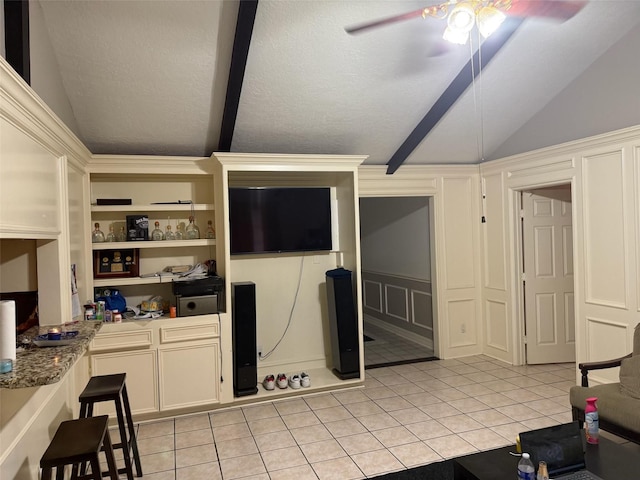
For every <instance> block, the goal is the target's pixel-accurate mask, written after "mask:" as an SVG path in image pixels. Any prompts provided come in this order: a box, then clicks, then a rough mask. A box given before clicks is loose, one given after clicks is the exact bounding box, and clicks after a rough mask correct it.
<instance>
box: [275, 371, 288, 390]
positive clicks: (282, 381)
mask: <svg viewBox="0 0 640 480" xmlns="http://www.w3.org/2000/svg"><path fill="white" fill-rule="evenodd" d="M277 384H278V388H287V376H286V375H285V374H284V373H279V374H278V381H277Z"/></svg>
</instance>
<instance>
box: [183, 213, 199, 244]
mask: <svg viewBox="0 0 640 480" xmlns="http://www.w3.org/2000/svg"><path fill="white" fill-rule="evenodd" d="M186 237H187V240H197V239H198V238H200V229H199V228H198V226H197V225H196V221H195V218H194V217H193V215H191V216H190V217H189V225H187V232H186Z"/></svg>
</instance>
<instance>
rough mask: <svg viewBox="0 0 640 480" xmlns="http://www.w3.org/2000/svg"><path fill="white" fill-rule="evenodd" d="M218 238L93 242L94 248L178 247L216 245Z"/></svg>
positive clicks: (92, 246)
mask: <svg viewBox="0 0 640 480" xmlns="http://www.w3.org/2000/svg"><path fill="white" fill-rule="evenodd" d="M215 244H216V239H215V238H213V239H209V238H201V239H199V240H156V241H153V240H148V241H140V242H100V243H92V244H91V248H92V249H93V250H120V249H123V248H177V247H183V248H184V247H207V246H210V245H215Z"/></svg>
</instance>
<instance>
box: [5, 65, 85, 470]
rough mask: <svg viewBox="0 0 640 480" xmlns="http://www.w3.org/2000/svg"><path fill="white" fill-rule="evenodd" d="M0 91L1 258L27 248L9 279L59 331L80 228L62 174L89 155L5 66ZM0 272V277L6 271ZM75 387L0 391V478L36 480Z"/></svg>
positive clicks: (69, 411) (69, 379) (69, 381)
mask: <svg viewBox="0 0 640 480" xmlns="http://www.w3.org/2000/svg"><path fill="white" fill-rule="evenodd" d="M0 84H1V85H2V89H0V138H1V139H2V142H1V143H0V145H1V147H0V148H1V150H0V248H2V250H3V251H2V257H3V259H6V258H7V255H10V254H12V252H15V250H16V243H17V242H24V243H25V244H26V245H28V247H27V248H25V249H24V250H27V251H28V253H25V255H21V256H20V260H18V262H17V263H16V264H15V265H9V266H8V269H9V273H10V272H11V270H14V268H15V269H16V270H17V272H16V277H17V278H16V279H15V280H19V282H20V283H21V284H25V285H28V286H29V288H32V287H33V286H34V284H35V285H37V290H38V296H39V307H40V310H39V313H40V323H41V324H43V325H46V324H60V323H62V322H66V321H69V320H70V319H71V316H70V313H71V309H70V304H71V301H70V291H69V285H70V267H69V265H70V263H71V261H72V260H71V259H72V258H73V259H77V258H79V257H81V254H79V253H78V250H77V249H74V253H73V254H71V253H70V244H71V241H70V238H75V235H76V234H77V233H76V232H75V230H76V229H77V228H79V225H81V224H82V222H81V221H80V220H79V217H80V216H81V215H80V214H79V213H78V210H77V208H74V203H73V202H75V201H76V200H77V198H78V197H77V196H76V195H75V194H71V195H69V191H68V188H69V184H71V185H73V184H74V183H75V180H74V179H73V174H72V175H71V176H69V175H68V172H69V170H68V169H74V168H75V169H78V168H79V169H80V171H81V170H82V165H83V164H86V161H87V159H88V158H89V155H90V154H89V152H88V150H87V149H86V148H85V147H84V146H83V145H82V144H81V143H80V142H79V141H78V139H77V138H76V137H75V136H74V135H73V134H72V133H71V132H70V131H69V129H68V128H67V127H66V126H65V125H63V124H62V123H61V122H60V120H59V119H58V118H57V117H56V116H55V115H54V114H53V113H52V111H51V110H50V109H49V108H48V107H47V106H46V105H45V104H44V103H43V102H42V100H41V99H40V98H39V97H38V96H37V95H36V94H35V93H34V92H33V90H32V89H31V88H30V87H29V86H27V85H26V84H25V83H24V81H23V80H22V79H21V78H20V77H18V76H17V75H16V74H15V72H14V71H13V69H11V67H9V66H8V64H7V63H6V61H5V60H4V59H0ZM76 171H78V170H76ZM70 198H71V199H75V200H73V201H71V202H70ZM85 204H86V203H85ZM67 206H69V207H71V208H70V209H68V208H67ZM70 226H71V227H72V228H73V229H74V233H72V234H71V235H70V232H69V229H70ZM82 230H86V229H85V228H83V229H82ZM74 242H75V240H74ZM20 248H22V247H20ZM20 248H19V249H20ZM23 257H24V258H23ZM34 257H35V262H34V260H33V259H34ZM3 262H4V260H3ZM0 266H1V267H2V268H3V277H4V276H5V274H8V273H7V272H6V271H5V270H4V268H5V266H6V265H4V263H3V264H2V265H0ZM24 271H28V272H29V273H28V274H23V273H22V272H24ZM34 272H35V273H34ZM13 281H14V279H12V280H11V282H13ZM6 285H7V282H5V279H4V278H3V280H2V288H3V289H4V288H5V286H6ZM34 289H35V288H34ZM74 379H75V375H71V372H70V374H68V375H67V376H66V377H65V379H63V380H62V381H60V382H58V383H56V384H54V385H50V386H46V387H40V388H29V389H16V390H9V389H0V445H1V448H0V478H16V479H23V478H24V479H36V478H38V461H39V459H40V456H41V455H42V452H43V451H44V450H45V448H46V446H47V444H48V443H49V441H50V440H51V438H52V436H53V433H54V431H55V428H57V426H58V425H59V423H60V422H61V421H62V420H66V419H68V418H71V417H72V415H73V409H74V405H75V404H76V403H77V388H76V386H75V385H74ZM76 408H77V407H76Z"/></svg>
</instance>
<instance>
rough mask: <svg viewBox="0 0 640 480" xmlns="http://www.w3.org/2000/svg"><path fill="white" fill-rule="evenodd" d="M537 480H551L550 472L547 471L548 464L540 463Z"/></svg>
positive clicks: (541, 461)
mask: <svg viewBox="0 0 640 480" xmlns="http://www.w3.org/2000/svg"><path fill="white" fill-rule="evenodd" d="M536 480H549V470H547V462H545V461H544V460H540V463H538V476H537V477H536Z"/></svg>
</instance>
